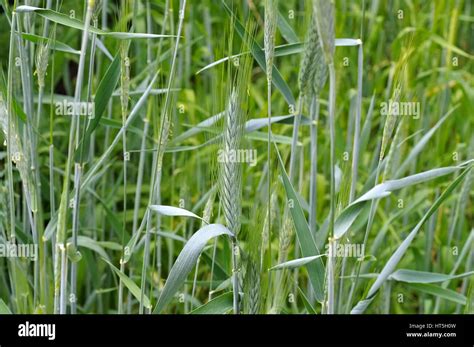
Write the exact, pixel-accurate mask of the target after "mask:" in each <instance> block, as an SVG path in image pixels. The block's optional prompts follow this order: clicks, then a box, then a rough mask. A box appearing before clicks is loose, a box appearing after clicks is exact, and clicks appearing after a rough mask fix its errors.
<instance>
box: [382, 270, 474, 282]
mask: <svg viewBox="0 0 474 347" xmlns="http://www.w3.org/2000/svg"><path fill="white" fill-rule="evenodd" d="M472 275H474V271H469V272H465V273H462V274H459V275H446V274H441V273H436V272H426V271H416V270H406V269H400V270H397V271H395V272H394V273H392V274H391V275H390V276H389V277H388V279H389V280H395V281H397V282H405V283H437V282H444V281H448V280H453V279H456V278H463V277H469V276H472Z"/></svg>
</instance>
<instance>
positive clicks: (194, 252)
mask: <svg viewBox="0 0 474 347" xmlns="http://www.w3.org/2000/svg"><path fill="white" fill-rule="evenodd" d="M220 235H229V236H233V234H232V232H230V231H229V229H227V228H226V227H225V226H223V225H221V224H209V225H206V226H205V227H203V228H201V229H199V230H198V231H197V232H196V233H195V234H194V235H193V236H191V238H190V239H189V240H188V242H187V243H186V244H185V245H184V248H183V250H182V251H181V253H180V254H179V256H178V258H177V259H176V262H175V263H174V264H173V267H172V268H171V271H170V274H169V276H168V279H167V280H166V283H165V286H164V288H163V291H162V292H161V295H160V297H159V299H158V303H157V304H156V307H155V309H154V311H153V313H159V312H161V311H162V310H163V308H164V307H165V306H166V304H168V302H169V301H170V300H171V299H172V298H173V296H174V295H175V293H176V292H177V291H178V289H179V288H180V287H181V285H182V284H183V283H184V281H185V280H186V276H188V274H189V272H190V271H191V270H192V268H193V267H194V265H195V264H196V261H197V259H198V257H199V254H201V252H202V249H203V248H204V246H205V245H206V243H207V242H208V241H209V240H211V239H213V238H214V237H217V236H220Z"/></svg>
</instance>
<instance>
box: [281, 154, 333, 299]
mask: <svg viewBox="0 0 474 347" xmlns="http://www.w3.org/2000/svg"><path fill="white" fill-rule="evenodd" d="M275 150H276V152H277V154H278V162H279V164H280V172H281V176H282V180H283V186H284V187H285V192H286V196H287V198H288V200H289V201H293V204H294V205H293V208H290V212H291V216H292V218H293V223H294V225H295V229H296V235H297V236H298V242H299V244H300V248H301V254H302V255H303V257H312V256H319V255H320V252H319V249H318V247H317V246H316V243H315V241H314V239H313V236H312V234H311V231H310V229H309V226H308V222H307V221H306V218H305V216H304V212H303V209H302V208H301V205H300V202H299V199H298V197H297V195H296V193H295V190H294V189H293V186H292V185H291V183H290V179H289V178H288V175H287V174H286V171H285V168H284V167H283V162H282V160H281V157H280V153H279V152H278V148H277V147H276V146H275ZM306 269H307V270H308V275H309V279H310V282H311V285H312V286H313V290H314V294H315V297H316V300H318V301H319V302H322V301H323V300H324V274H325V269H324V264H323V261H322V260H321V258H317V259H315V260H314V261H312V262H309V263H308V264H306Z"/></svg>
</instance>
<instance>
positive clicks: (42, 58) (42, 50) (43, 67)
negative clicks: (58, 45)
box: [35, 39, 50, 88]
mask: <svg viewBox="0 0 474 347" xmlns="http://www.w3.org/2000/svg"><path fill="white" fill-rule="evenodd" d="M49 42H50V41H49V39H48V40H46V43H44V42H43V43H42V44H40V45H39V47H38V51H37V53H36V59H35V64H36V75H37V76H38V86H39V87H40V88H44V80H45V77H46V71H47V69H48V59H49Z"/></svg>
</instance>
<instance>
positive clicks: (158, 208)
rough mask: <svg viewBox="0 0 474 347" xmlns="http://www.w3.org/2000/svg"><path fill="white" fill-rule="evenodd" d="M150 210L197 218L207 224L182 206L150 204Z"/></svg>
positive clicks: (166, 214)
mask: <svg viewBox="0 0 474 347" xmlns="http://www.w3.org/2000/svg"><path fill="white" fill-rule="evenodd" d="M150 210H152V211H155V212H158V213H159V214H161V215H163V216H170V217H192V218H197V219H200V220H202V221H203V222H204V223H206V224H208V223H207V222H206V221H205V220H204V219H202V218H201V217H199V216H198V215H196V214H194V213H192V212H191V211H188V210H185V209H184V208H179V207H174V206H167V205H150Z"/></svg>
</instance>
